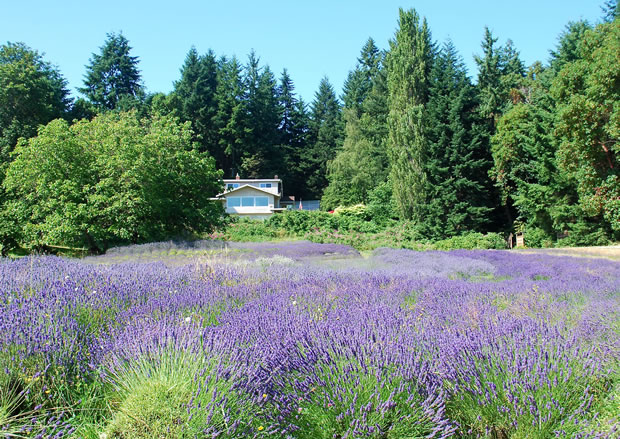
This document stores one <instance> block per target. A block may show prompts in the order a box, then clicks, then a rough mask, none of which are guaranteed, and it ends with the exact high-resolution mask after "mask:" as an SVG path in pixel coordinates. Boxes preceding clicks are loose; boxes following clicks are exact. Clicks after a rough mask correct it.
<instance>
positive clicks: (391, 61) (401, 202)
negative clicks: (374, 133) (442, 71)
mask: <svg viewBox="0 0 620 439" xmlns="http://www.w3.org/2000/svg"><path fill="white" fill-rule="evenodd" d="M431 64H432V44H431V36H430V31H429V29H428V26H427V24H426V20H423V21H422V23H420V18H419V16H418V14H417V13H416V12H415V11H414V10H409V11H404V10H402V9H400V10H399V21H398V29H397V31H396V34H395V36H394V39H393V40H391V41H390V51H389V53H388V55H387V59H386V67H387V85H388V91H389V94H388V103H389V104H388V105H389V116H388V127H389V136H388V141H387V149H388V155H389V159H390V166H391V181H392V184H393V196H394V199H395V200H396V203H397V205H398V209H399V211H400V214H401V216H402V217H403V218H405V219H413V220H415V221H416V222H417V223H421V222H422V221H423V218H422V214H423V206H424V205H425V203H426V200H427V193H426V188H427V185H426V175H425V171H424V167H425V160H426V154H427V149H428V137H427V132H426V121H425V114H424V113H425V111H424V107H425V104H426V102H427V101H428V89H429V75H430V70H431Z"/></svg>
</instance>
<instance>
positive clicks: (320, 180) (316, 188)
mask: <svg viewBox="0 0 620 439" xmlns="http://www.w3.org/2000/svg"><path fill="white" fill-rule="evenodd" d="M342 131H343V127H342V115H341V110H340V103H339V102H338V98H337V97H336V93H335V92H334V88H333V87H332V85H331V84H330V83H329V80H328V79H327V78H326V77H325V78H323V79H321V83H320V84H319V90H318V91H317V92H316V94H315V97H314V101H313V102H312V106H311V112H310V124H309V133H308V147H307V148H306V150H305V151H304V153H303V154H302V157H301V163H300V166H301V170H302V172H303V175H304V178H305V181H306V187H305V190H304V191H303V193H302V194H300V195H303V197H304V198H308V197H317V198H318V197H320V196H321V194H322V193H323V190H324V189H325V188H326V187H327V175H326V174H327V163H328V162H329V161H330V160H332V159H333V158H334V157H335V156H336V154H337V152H338V150H339V149H340V148H341V147H342Z"/></svg>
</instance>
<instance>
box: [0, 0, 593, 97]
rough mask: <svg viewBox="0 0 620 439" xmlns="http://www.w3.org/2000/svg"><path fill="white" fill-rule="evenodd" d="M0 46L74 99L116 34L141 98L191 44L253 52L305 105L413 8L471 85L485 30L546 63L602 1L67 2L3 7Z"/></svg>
mask: <svg viewBox="0 0 620 439" xmlns="http://www.w3.org/2000/svg"><path fill="white" fill-rule="evenodd" d="M3 3H4V4H3V6H2V12H1V14H0V43H5V42H7V41H11V42H18V41H22V42H24V43H26V44H27V45H29V46H30V47H32V48H33V49H36V50H38V51H39V52H44V53H45V59H46V60H48V61H50V62H52V63H53V64H55V65H57V66H58V67H59V68H60V71H61V72H62V74H63V75H64V77H65V78H66V79H67V80H68V82H69V86H70V88H71V89H72V91H73V93H74V94H77V92H75V89H76V88H77V87H80V86H82V79H83V75H84V71H85V67H84V66H85V65H86V64H87V63H88V60H89V58H90V56H91V54H92V53H93V52H98V51H99V47H100V46H101V45H102V44H103V42H104V40H105V37H106V33H108V32H119V31H122V32H123V34H124V35H125V37H127V38H128V40H129V42H130V44H131V46H132V47H133V52H132V53H133V54H134V55H136V56H138V57H139V59H140V65H139V66H140V70H141V72H142V78H143V81H144V84H145V85H146V87H147V89H148V91H149V92H158V91H161V92H169V91H170V90H171V89H172V83H173V81H175V80H177V79H178V78H179V68H180V67H181V65H182V64H183V60H184V59H185V55H186V54H187V51H188V50H189V49H190V47H191V46H192V45H194V46H196V48H197V50H198V51H199V52H200V53H204V52H206V51H207V50H208V49H213V50H214V51H215V53H216V54H217V55H218V56H219V55H227V56H231V55H236V56H237V57H238V58H239V59H240V60H241V61H242V62H244V63H245V61H246V60H247V55H248V53H249V52H250V51H251V50H252V49H254V50H255V51H256V53H257V55H258V56H259V57H260V59H261V63H262V64H269V66H270V68H271V70H272V71H274V73H275V74H276V76H277V77H279V76H280V73H281V71H282V69H283V68H287V69H288V71H289V74H290V75H291V77H292V79H293V81H294V83H295V87H296V90H297V92H298V93H299V94H300V95H301V96H302V97H303V98H304V100H305V101H306V102H309V101H311V100H312V99H313V97H314V93H315V91H316V90H317V89H318V85H319V81H320V80H321V78H322V77H323V76H327V77H328V78H329V80H330V81H331V83H332V84H333V85H334V88H335V89H336V92H337V93H338V94H339V95H340V93H341V91H342V84H343V82H344V80H345V78H346V76H347V73H348V71H349V70H351V69H352V68H353V67H354V66H355V64H356V58H357V56H358V55H359V52H360V49H361V47H362V45H363V44H364V43H365V41H366V40H367V39H368V37H373V38H374V40H375V41H376V43H377V45H378V46H379V47H380V48H387V47H388V41H389V39H390V38H392V37H393V35H394V32H395V30H396V24H397V18H398V8H399V7H403V8H405V9H408V8H412V7H413V8H415V9H416V10H417V11H418V13H419V14H420V15H422V16H424V17H426V19H427V20H428V23H429V27H430V29H431V31H432V34H433V39H434V40H436V41H439V42H443V41H445V40H446V39H447V38H450V39H452V41H453V43H454V45H455V46H456V48H457V49H458V51H459V52H460V54H461V56H462V57H463V59H464V60H465V63H466V65H467V67H468V70H469V75H470V76H472V77H475V76H476V69H475V64H474V61H473V55H474V54H480V41H481V40H482V36H483V32H484V26H485V25H486V26H489V28H490V29H491V30H492V31H493V33H494V35H495V36H496V37H498V38H499V43H500V44H504V43H505V42H506V40H507V39H509V38H510V39H512V41H513V42H514V44H515V47H516V49H517V50H518V51H519V52H520V54H521V58H522V59H523V60H524V62H525V63H526V64H527V65H530V64H531V63H533V62H534V61H536V60H541V61H543V62H546V61H547V60H548V58H549V50H550V49H553V48H554V47H555V45H556V42H557V37H558V35H559V34H560V32H561V31H562V30H563V29H564V26H565V25H566V24H567V23H568V22H569V21H571V20H573V21H575V20H579V19H586V20H589V21H590V22H592V23H594V22H597V21H599V20H600V17H601V16H602V12H601V8H600V7H601V5H602V4H603V0H520V1H514V0H513V1H503V0H495V1H493V0H471V1H463V0H444V1H441V0H418V1H398V2H396V1H391V0H383V1H367V0H346V1H344V0H343V1H339V0H331V1H325V0H314V1H307V2H306V1H296V0H288V1H287V0H277V1H276V0H274V1H269V0H263V1H260V0H253V1H247V0H244V1H235V0H230V1H228V2H226V1H210V0H202V1H200V0H193V1H192V0H176V1H161V0H151V1H143V0H123V1H118V0H107V1H101V2H95V1H93V2H91V1H84V0H81V1H78V0H73V1H68V0H64V1H63V0H59V1H53V0H44V1H40V0H39V1H30V0H21V1H17V0H13V1H8V0H6V1H3Z"/></svg>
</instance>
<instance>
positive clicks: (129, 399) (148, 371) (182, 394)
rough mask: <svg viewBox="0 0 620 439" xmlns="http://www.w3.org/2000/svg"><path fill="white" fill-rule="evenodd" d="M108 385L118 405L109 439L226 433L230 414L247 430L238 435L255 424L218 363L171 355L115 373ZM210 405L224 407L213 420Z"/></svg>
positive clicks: (246, 403)
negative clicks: (221, 374)
mask: <svg viewBox="0 0 620 439" xmlns="http://www.w3.org/2000/svg"><path fill="white" fill-rule="evenodd" d="M197 376H200V377H203V376H205V377H207V379H206V380H205V379H204V378H203V379H198V380H197V379H196V377H197ZM109 379H110V380H111V383H112V385H113V393H112V395H109V396H108V398H109V400H117V401H118V405H117V406H116V407H115V408H114V414H113V417H112V418H111V420H110V422H109V423H108V425H107V426H106V431H105V433H106V434H107V437H108V438H110V439H112V438H117V439H122V438H126V439H140V438H144V439H147V438H148V439H150V438H154V437H155V438H170V439H172V438H193V437H196V435H198V434H202V433H203V432H204V431H205V429H208V428H209V427H212V428H215V429H217V430H221V431H226V430H227V429H229V428H230V425H229V424H228V423H227V418H228V416H229V413H234V414H235V419H236V420H238V421H239V423H240V424H242V426H241V427H240V428H238V430H237V431H240V430H242V429H243V428H244V427H245V428H249V427H250V426H252V425H253V424H254V423H255V422H256V420H255V419H254V416H253V413H254V412H255V410H253V407H252V403H251V400H250V399H249V398H248V396H247V395H238V394H237V392H235V391H234V390H233V382H232V380H227V379H225V378H222V377H220V376H218V359H217V358H214V357H210V358H206V357H204V356H202V355H191V354H189V353H186V352H183V351H177V350H172V349H166V350H162V351H161V352H159V353H158V355H151V356H148V357H142V358H139V359H136V360H132V361H131V362H130V363H128V364H127V366H126V367H125V368H124V369H121V370H114V371H111V374H110V375H109ZM214 398H215V399H214ZM190 400H191V401H193V404H191V405H190ZM210 404H213V405H219V407H217V410H214V411H213V414H212V416H210V414H209V410H208V407H209V405H210Z"/></svg>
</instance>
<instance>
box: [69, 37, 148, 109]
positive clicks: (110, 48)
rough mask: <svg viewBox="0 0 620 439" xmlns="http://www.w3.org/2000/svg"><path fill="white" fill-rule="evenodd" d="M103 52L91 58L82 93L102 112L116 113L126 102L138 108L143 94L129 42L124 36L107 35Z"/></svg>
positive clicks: (94, 54)
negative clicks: (112, 111) (115, 110)
mask: <svg viewBox="0 0 620 439" xmlns="http://www.w3.org/2000/svg"><path fill="white" fill-rule="evenodd" d="M100 49H101V52H100V53H99V54H96V53H93V54H92V57H91V58H90V60H89V64H88V66H86V76H85V78H84V87H83V88H81V89H80V92H82V93H84V95H85V96H86V97H87V98H88V99H89V100H90V102H91V103H92V104H93V105H95V106H96V107H97V108H99V109H101V110H114V109H116V108H117V107H119V104H120V103H121V101H122V100H123V99H125V105H129V106H130V107H132V108H133V107H134V105H138V103H139V102H140V101H141V100H142V99H143V97H144V90H143V87H142V83H141V78H140V71H139V70H138V57H137V56H131V55H130V51H131V47H130V46H129V41H128V40H127V38H125V37H124V36H123V34H118V35H117V34H114V33H110V34H107V36H106V40H105V42H104V44H103V46H102V47H101V48H100ZM127 99H129V101H127ZM125 109H126V108H125Z"/></svg>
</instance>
